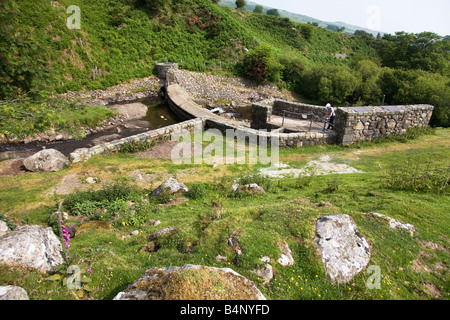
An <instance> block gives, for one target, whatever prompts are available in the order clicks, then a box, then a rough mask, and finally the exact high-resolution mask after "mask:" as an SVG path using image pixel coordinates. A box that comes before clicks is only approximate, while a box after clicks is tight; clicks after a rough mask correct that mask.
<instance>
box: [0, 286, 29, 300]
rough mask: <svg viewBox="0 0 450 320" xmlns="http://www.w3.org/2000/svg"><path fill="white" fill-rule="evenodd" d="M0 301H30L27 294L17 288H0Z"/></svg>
mask: <svg viewBox="0 0 450 320" xmlns="http://www.w3.org/2000/svg"><path fill="white" fill-rule="evenodd" d="M0 300H30V299H29V298H28V293H27V292H26V291H25V290H24V289H23V288H21V287H17V286H0Z"/></svg>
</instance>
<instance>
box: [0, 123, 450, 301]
mask: <svg viewBox="0 0 450 320" xmlns="http://www.w3.org/2000/svg"><path fill="white" fill-rule="evenodd" d="M449 147H450V131H449V130H448V129H435V130H433V132H432V133H429V134H426V135H422V136H420V137H416V138H415V139H413V140H407V141H396V140H392V141H384V142H383V141H380V142H377V143H365V144H359V145H357V146H352V147H339V146H312V147H304V148H293V149H282V150H280V161H281V162H282V163H284V164H287V165H289V166H290V168H293V169H300V168H304V167H305V166H307V165H308V163H309V162H310V161H311V160H317V159H320V158H321V157H323V156H329V157H330V159H331V160H330V161H331V162H332V163H334V164H336V165H338V164H346V165H348V166H351V167H353V168H355V169H358V170H359V171H362V172H363V173H353V174H341V175H337V174H331V175H318V174H317V175H313V176H310V177H298V178H297V177H285V178H264V177H262V176H260V175H259V174H258V173H259V170H260V169H261V168H263V166H261V165H253V166H252V165H237V164H235V165H228V166H225V165H219V166H213V165H207V164H203V165H186V164H182V165H175V164H173V163H172V161H171V160H168V159H150V158H137V157H136V155H134V154H123V153H118V154H112V155H105V156H97V157H94V158H91V159H90V160H89V161H87V162H86V163H83V164H79V165H74V166H72V167H71V168H70V169H65V170H63V171H61V172H57V173H28V172H23V173H20V174H19V175H18V176H14V177H8V176H3V177H0V201H1V209H0V210H1V211H0V213H1V214H2V217H3V219H5V220H7V221H8V222H9V223H10V225H12V226H13V225H15V224H18V223H19V221H20V222H21V223H23V224H27V223H29V224H42V225H50V226H52V227H55V220H54V219H52V218H51V217H50V216H51V214H52V213H53V212H55V211H56V208H57V204H58V202H59V201H62V200H65V202H64V205H63V211H66V212H69V213H70V214H71V215H70V218H69V219H68V221H66V224H70V223H73V224H76V225H80V224H81V222H80V221H81V220H82V219H84V221H85V222H87V221H103V222H107V223H109V225H110V226H111V227H108V228H106V229H105V228H104V227H105V225H104V224H101V223H98V222H97V223H94V224H93V227H92V228H90V229H87V230H85V231H84V232H80V233H79V234H77V236H76V237H74V238H73V239H71V241H70V244H71V247H70V248H69V249H68V257H69V264H70V265H79V266H81V267H82V269H83V270H84V273H83V275H84V276H85V277H84V278H83V279H84V282H83V284H84V285H85V287H84V290H79V291H76V290H69V289H68V288H67V287H66V286H65V285H63V281H62V280H59V279H58V277H52V278H49V275H44V274H40V273H38V272H35V271H31V270H22V269H18V268H12V267H7V266H4V265H1V266H0V284H2V285H5V284H14V285H19V286H22V287H23V288H24V289H25V290H26V291H27V292H28V294H29V296H30V298H31V299H42V300H47V299H106V300H107V299H112V298H113V297H114V296H115V295H116V294H117V293H118V292H120V291H121V290H123V289H124V288H126V287H127V286H128V285H129V284H130V283H132V282H133V281H135V280H136V279H137V278H138V277H139V276H140V275H141V274H142V273H143V272H144V271H145V270H147V269H149V268H152V267H165V266H181V265H186V264H201V265H206V266H215V267H229V268H232V269H233V270H235V271H237V272H238V273H240V274H242V275H244V276H245V277H247V278H249V279H250V280H252V281H253V282H254V283H255V284H256V286H257V287H258V288H259V289H260V290H261V292H262V293H263V294H264V295H265V296H266V297H267V298H268V299H273V300H322V299H323V300H341V299H342V300H353V299H374V300H399V299H402V300H403V299H406V300H421V299H425V300H431V299H443V300H448V299H449V298H450V288H449V284H448V280H449V272H448V271H449V262H448V259H449V258H450V250H449V248H450V242H449V237H450V235H449V226H450V217H449V214H448V213H449V212H450V210H449V209H450V200H449V199H450V198H449V189H448V186H447V187H445V181H446V180H445V179H447V180H448V172H449V165H450V156H449V151H448V150H449ZM408 172H409V173H408ZM137 174H140V175H141V177H143V179H135V178H133V177H136V176H137ZM71 175H76V179H78V182H79V185H80V186H81V188H82V189H83V190H84V191H78V192H76V191H73V192H72V191H70V193H71V194H70V195H65V196H61V195H55V194H53V190H54V188H55V187H57V186H59V185H60V184H61V182H62V181H63V179H65V178H67V177H68V176H71ZM249 175H250V176H252V178H248V176H249ZM87 177H96V178H97V180H98V181H99V183H97V184H94V185H88V184H86V183H85V181H86V178H87ZM168 177H175V178H177V179H178V180H180V181H182V182H184V183H185V184H186V185H187V186H188V187H189V188H190V191H189V192H188V193H187V194H185V195H183V196H177V197H169V196H168V195H163V196H161V197H157V198H149V197H148V195H149V194H150V193H151V192H152V191H153V190H154V188H156V187H157V186H158V185H159V184H160V183H161V182H163V181H164V180H165V179H166V178H168ZM237 179H243V180H244V179H245V180H246V181H254V182H257V183H258V184H259V185H260V186H262V187H263V188H264V189H265V190H266V193H265V194H263V195H249V194H243V193H237V194H236V193H234V192H233V191H232V184H233V183H234V181H235V180H237ZM100 185H102V186H103V188H101V189H100ZM184 198H186V199H184ZM171 199H172V200H171ZM187 199H188V200H187ZM174 200H177V201H174ZM183 200H184V201H183ZM127 201H128V203H127ZM130 201H131V202H132V204H131V203H130ZM369 212H379V213H382V214H385V215H387V216H389V217H392V218H395V219H397V220H399V221H401V222H404V223H409V224H412V225H414V226H415V229H416V232H415V234H414V236H411V235H410V233H409V232H407V231H404V230H391V229H390V228H389V225H388V223H387V222H385V221H383V220H380V219H377V218H375V217H370V216H365V215H363V213H369ZM332 214H348V215H350V216H351V217H352V218H353V219H354V220H355V222H356V224H357V226H358V230H359V232H360V233H361V234H362V235H363V236H364V237H365V238H366V239H367V241H368V242H369V244H370V248H371V260H370V263H369V265H374V266H378V267H379V268H380V270H381V276H382V279H381V287H380V289H373V290H369V289H368V288H367V286H366V283H367V281H368V279H369V277H370V275H371V273H366V271H365V270H364V271H362V272H361V273H360V274H358V275H357V276H356V277H355V278H354V279H353V280H352V281H351V282H349V283H347V284H345V285H344V284H340V285H338V284H332V283H331V282H330V280H329V278H328V277H327V275H326V274H325V270H324V267H323V264H322V262H321V259H320V256H319V255H318V253H317V247H316V245H315V243H314V237H315V223H316V221H317V219H318V218H319V217H321V216H324V215H332ZM149 219H155V220H160V221H161V224H160V225H158V226H156V227H155V226H154V225H153V224H151V223H149ZM167 227H175V228H178V232H177V233H175V234H173V235H170V236H165V237H162V238H161V239H159V240H158V241H156V243H154V245H155V247H156V248H157V249H158V250H156V251H154V252H149V251H148V250H146V248H148V243H149V240H148V237H149V235H151V234H153V233H154V232H155V231H157V230H160V229H163V228H167ZM133 230H138V231H139V234H138V235H135V236H130V237H126V238H124V239H122V236H123V235H126V234H128V233H129V232H131V231H133ZM236 230H237V231H239V232H240V236H239V238H238V240H239V244H240V246H241V248H242V252H243V254H242V255H240V256H237V255H236V253H235V252H234V251H233V250H232V249H231V248H230V247H229V246H228V245H227V238H228V236H229V235H230V234H231V233H232V232H234V231H236ZM283 242H284V243H287V244H288V245H289V247H290V249H291V250H292V254H293V257H294V260H295V265H293V266H291V267H282V266H281V265H279V264H278V263H277V262H276V261H277V259H278V257H279V254H280V249H279V248H278V244H279V243H283ZM219 254H220V255H222V256H225V257H226V258H227V261H225V262H217V261H216V260H215V257H216V256H217V255H219ZM263 256H269V257H270V258H271V264H272V266H273V269H274V278H273V279H272V280H271V281H270V283H268V284H264V283H263V280H262V279H260V278H259V277H258V276H257V275H256V274H255V273H254V272H253V270H255V269H257V268H258V267H261V266H263V263H262V262H261V261H260V260H259V258H261V257H263ZM88 269H89V272H88V271H87V270H88ZM61 275H62V276H64V273H63V272H61Z"/></svg>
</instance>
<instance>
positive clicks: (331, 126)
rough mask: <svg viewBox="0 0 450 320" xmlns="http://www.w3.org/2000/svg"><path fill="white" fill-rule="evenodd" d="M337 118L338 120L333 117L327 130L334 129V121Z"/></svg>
mask: <svg viewBox="0 0 450 320" xmlns="http://www.w3.org/2000/svg"><path fill="white" fill-rule="evenodd" d="M335 118H336V117H335V116H333V117H331V118H330V122H329V124H328V128H327V130H332V129H334V119H335Z"/></svg>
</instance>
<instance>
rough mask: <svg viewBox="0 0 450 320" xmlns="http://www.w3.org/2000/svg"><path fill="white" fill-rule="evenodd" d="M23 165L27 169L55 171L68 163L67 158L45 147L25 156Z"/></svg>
mask: <svg viewBox="0 0 450 320" xmlns="http://www.w3.org/2000/svg"><path fill="white" fill-rule="evenodd" d="M23 165H24V166H25V168H26V169H27V170H29V171H33V172H36V171H43V172H55V171H59V170H61V169H63V168H64V167H65V166H68V165H69V160H68V159H67V158H66V156H64V155H63V154H62V153H61V152H59V151H57V150H55V149H45V150H42V151H39V152H38V153H35V154H34V155H32V156H30V157H28V158H26V159H25V160H24V161H23Z"/></svg>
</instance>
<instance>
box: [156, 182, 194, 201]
mask: <svg viewBox="0 0 450 320" xmlns="http://www.w3.org/2000/svg"><path fill="white" fill-rule="evenodd" d="M188 191H189V189H188V187H187V186H186V185H185V184H184V183H182V182H179V181H177V180H175V179H173V178H169V179H167V180H166V181H164V182H163V183H162V184H161V185H160V186H159V187H158V188H156V189H155V190H154V191H153V192H152V197H155V196H160V195H162V194H163V192H167V193H168V194H175V193H183V192H188Z"/></svg>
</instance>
